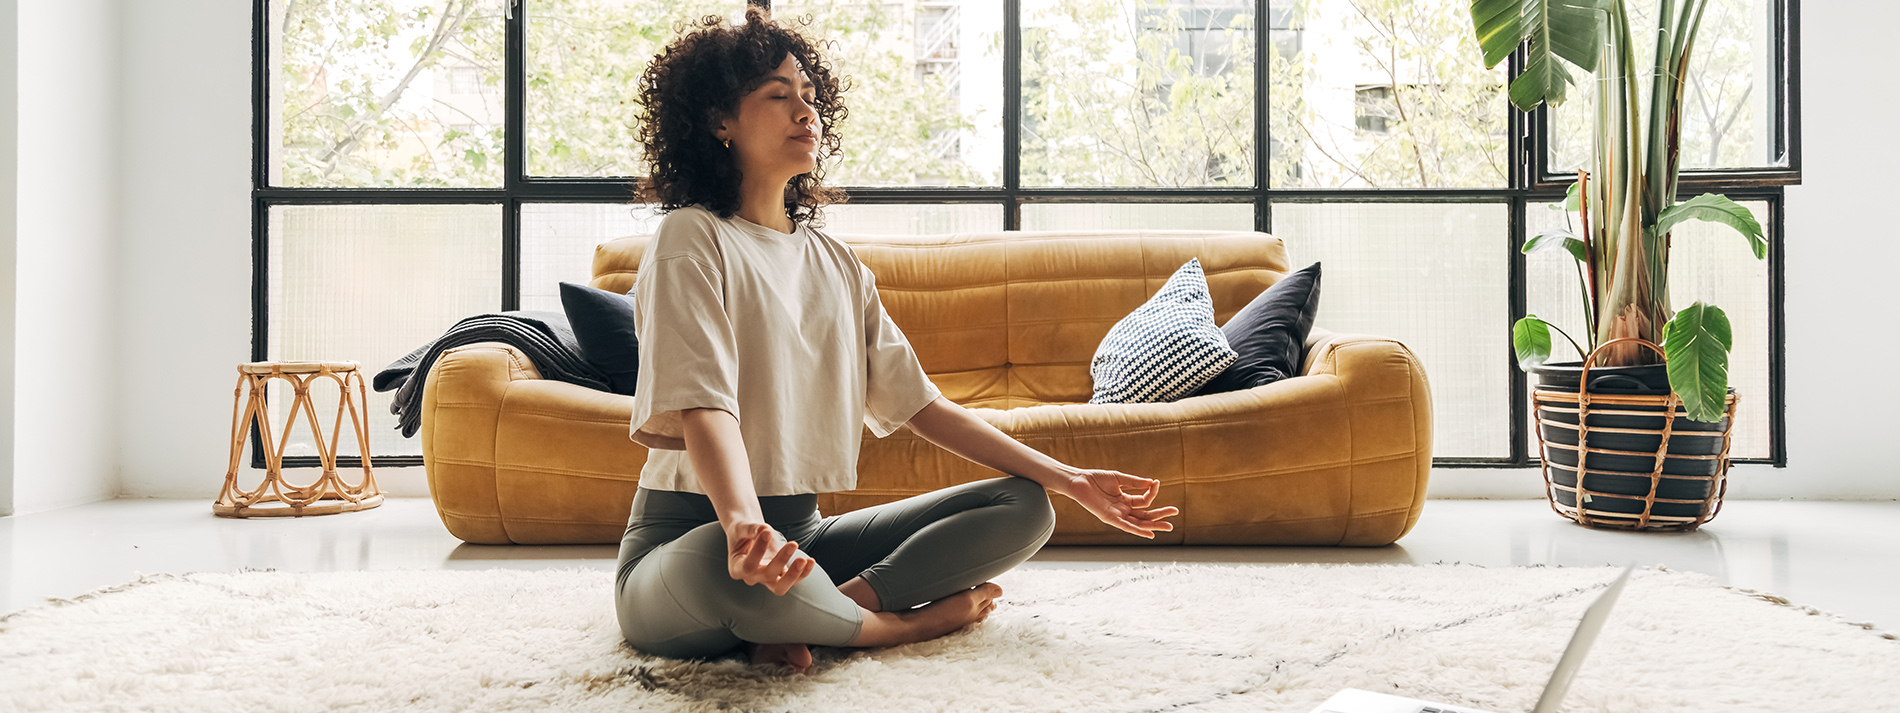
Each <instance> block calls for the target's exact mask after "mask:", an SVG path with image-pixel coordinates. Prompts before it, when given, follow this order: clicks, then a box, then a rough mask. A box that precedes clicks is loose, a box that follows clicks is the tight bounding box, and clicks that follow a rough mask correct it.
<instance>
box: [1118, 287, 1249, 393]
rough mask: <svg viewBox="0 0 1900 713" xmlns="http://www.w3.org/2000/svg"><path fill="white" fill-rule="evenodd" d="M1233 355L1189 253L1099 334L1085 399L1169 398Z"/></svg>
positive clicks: (1215, 370) (1200, 380) (1197, 385)
mask: <svg viewBox="0 0 1900 713" xmlns="http://www.w3.org/2000/svg"><path fill="white" fill-rule="evenodd" d="M1239 358H1240V355H1239V354H1238V353H1236V352H1235V351H1234V349H1233V347H1230V346H1228V344H1227V335H1226V334H1225V333H1223V332H1221V329H1220V327H1219V326H1217V325H1215V324H1214V299H1213V297H1212V296H1211V295H1209V294H1208V292H1207V276H1206V275H1205V274H1203V273H1202V272H1201V259H1200V258H1198V257H1197V258H1193V259H1190V260H1188V261H1187V264H1185V265H1182V266H1181V267H1180V269H1177V270H1175V271H1174V275H1173V276H1171V277H1169V278H1168V283H1167V284H1165V285H1162V286H1161V289H1160V290H1158V291H1156V292H1155V294H1154V296H1153V297H1150V298H1148V301H1147V302H1146V303H1143V304H1142V305H1141V306H1140V307H1137V308H1136V309H1135V311H1134V312H1130V313H1129V314H1128V316H1126V317H1123V318H1122V320H1121V321H1120V322H1116V323H1115V326H1114V328H1112V329H1110V330H1108V336H1106V337H1103V338H1102V344H1101V346H1099V347H1096V348H1095V358H1093V359H1091V360H1089V376H1090V377H1091V378H1092V379H1093V380H1094V382H1095V395H1094V396H1091V397H1089V403H1092V404H1114V403H1138V402H1150V401H1173V400H1175V399H1178V398H1181V397H1182V396H1186V395H1187V394H1188V393H1189V392H1192V391H1194V390H1195V389H1197V388H1200V386H1201V385H1202V384H1205V383H1207V382H1208V380H1209V379H1212V378H1214V377H1215V376H1217V375H1219V374H1220V373H1221V371H1222V370H1224V369H1226V368H1227V367H1228V366H1231V365H1232V364H1233V363H1234V362H1235V361H1236V360H1238V359H1239Z"/></svg>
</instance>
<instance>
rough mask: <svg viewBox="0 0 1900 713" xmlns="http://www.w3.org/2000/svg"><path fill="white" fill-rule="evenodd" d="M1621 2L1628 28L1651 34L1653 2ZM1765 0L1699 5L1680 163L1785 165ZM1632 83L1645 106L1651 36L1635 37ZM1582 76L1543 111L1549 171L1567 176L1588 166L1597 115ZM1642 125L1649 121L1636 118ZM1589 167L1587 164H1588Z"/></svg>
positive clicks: (1652, 48) (1771, 30)
mask: <svg viewBox="0 0 1900 713" xmlns="http://www.w3.org/2000/svg"><path fill="white" fill-rule="evenodd" d="M1654 5H1655V4H1654V3H1650V2H1632V3H1628V8H1629V12H1630V32H1631V33H1632V34H1634V35H1637V36H1638V37H1639V38H1640V37H1642V36H1653V35H1652V34H1651V33H1654V32H1655V30H1656V27H1655V22H1656V8H1655V7H1654ZM1772 6H1773V2H1772V1H1771V0H1710V2H1709V4H1708V9H1707V10H1705V11H1703V15H1702V27H1701V29H1700V30H1698V31H1697V32H1696V37H1695V46H1694V47H1693V48H1691V54H1690V56H1689V77H1688V80H1687V82H1686V86H1685V88H1684V89H1685V91H1684V94H1683V98H1682V116H1681V121H1682V149H1681V151H1682V153H1681V156H1680V161H1681V164H1680V165H1681V167H1682V168H1684V169H1692V168H1763V167H1771V166H1786V165H1787V164H1788V161H1787V157H1786V156H1784V155H1782V152H1781V151H1779V150H1778V149H1777V148H1776V146H1775V143H1776V140H1777V138H1779V137H1780V136H1782V135H1784V134H1785V132H1784V130H1783V129H1782V127H1781V126H1779V125H1778V124H1777V123H1776V122H1777V116H1776V112H1775V110H1774V107H1775V106H1776V105H1777V103H1779V101H1780V98H1779V96H1778V94H1779V92H1780V79H1779V77H1778V74H1777V72H1776V71H1775V67H1774V66H1773V64H1772V62H1771V60H1772V58H1773V57H1774V42H1775V39H1776V36H1777V34H1778V32H1777V30H1776V29H1775V26H1774V22H1773V20H1772V17H1771V15H1770V11H1771V10H1772V9H1773V8H1772ZM1632 49H1633V50H1634V51H1633V52H1632V54H1634V55H1635V57H1636V72H1637V85H1636V86H1637V88H1638V90H1639V92H1640V95H1641V97H1642V101H1643V105H1644V106H1648V104H1649V90H1648V89H1647V88H1646V87H1648V86H1649V76H1650V75H1651V74H1652V73H1653V72H1654V69H1655V64H1654V62H1655V57H1656V44H1655V42H1654V41H1653V40H1652V41H1648V42H1644V41H1640V40H1639V41H1637V42H1636V43H1635V46H1634V47H1633V48H1632ZM1572 77H1573V78H1580V79H1585V81H1582V82H1579V83H1577V84H1574V85H1572V86H1571V88H1570V93H1569V100H1568V101H1565V102H1564V104H1563V105H1562V106H1558V107H1552V108H1551V111H1549V112H1546V113H1545V115H1546V116H1549V117H1550V121H1551V122H1552V126H1551V131H1550V161H1549V163H1550V171H1552V172H1553V173H1565V174H1573V173H1575V172H1576V171H1577V169H1579V168H1589V167H1590V166H1589V164H1590V152H1591V143H1590V132H1591V131H1592V130H1593V126H1594V124H1595V121H1596V108H1595V107H1596V97H1595V92H1594V91H1593V90H1592V89H1591V83H1590V81H1588V78H1587V77H1585V76H1584V75H1583V74H1582V73H1581V72H1574V71H1573V74H1572ZM1641 122H1642V124H1644V125H1647V123H1648V120H1647V119H1646V118H1645V119H1641ZM1592 170H1594V169H1592Z"/></svg>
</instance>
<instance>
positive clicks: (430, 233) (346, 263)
mask: <svg viewBox="0 0 1900 713" xmlns="http://www.w3.org/2000/svg"><path fill="white" fill-rule="evenodd" d="M269 215H270V223H269V226H268V229H269V235H270V263H269V271H270V272H269V275H270V277H269V280H270V302H269V304H270V333H269V335H268V347H269V348H268V351H267V353H268V355H269V358H270V359H273V360H280V359H282V360H320V361H353V362H356V363H357V365H358V366H357V368H358V369H361V370H362V371H363V381H364V383H365V384H366V385H367V384H368V383H369V382H370V381H371V380H372V379H373V378H374V377H375V375H376V372H379V371H382V370H383V368H384V367H386V366H388V365H389V364H390V362H393V361H395V360H397V359H399V358H401V357H402V356H403V355H406V354H408V353H409V352H412V351H414V350H415V349H416V348H417V347H420V346H422V345H424V344H428V343H430V342H433V341H434V340H435V339H436V338H437V337H440V336H442V334H443V333H444V332H446V331H448V329H449V327H451V326H453V325H454V324H455V323H456V322H457V321H459V320H461V319H462V318H464V317H469V316H473V315H477V314H482V313H484V312H494V311H498V310H500V309H501V207H500V206H498V205H376V206H353V205H310V206H295V205H279V206H271V208H270V213H269ZM333 389H334V387H333V386H329V385H326V386H324V387H322V388H321V389H319V390H318V391H317V392H316V395H317V397H318V399H317V404H316V405H317V414H318V416H319V420H320V423H321V424H322V426H323V428H324V431H325V439H326V441H327V440H328V439H329V438H330V436H329V432H330V426H331V424H332V423H333V421H332V419H333V418H334V417H335V416H334V414H335V410H334V409H335V407H336V401H335V396H334V390H333ZM394 394H395V392H394V391H389V392H377V391H375V390H373V389H372V390H370V391H369V414H368V416H369V419H368V426H369V434H370V447H371V448H372V451H371V453H372V454H373V455H375V456H392V455H421V454H422V445H421V443H420V442H419V441H418V440H417V439H416V438H403V437H402V434H401V433H400V432H398V431H396V430H395V428H396V417H395V416H394V415H392V414H390V412H389V405H390V403H391V400H390V399H391V397H392V396H393V395H394ZM326 395H327V398H328V400H327V401H325V400H324V398H326ZM270 402H271V408H272V411H273V413H272V415H271V422H272V424H273V425H274V426H275V427H276V429H277V432H278V433H280V434H281V433H282V429H283V424H284V423H285V421H284V419H285V418H286V417H287V416H288V414H289V406H290V402H291V393H290V392H289V390H288V389H281V391H279V390H273V391H272V392H271V393H270ZM308 426H309V424H308V422H305V421H301V420H300V421H299V423H298V427H297V428H296V429H294V432H293V434H292V436H293V438H292V440H291V443H290V445H289V446H288V447H287V448H286V450H285V454H286V455H291V456H295V455H307V456H314V455H316V454H317V451H316V449H315V442H314V441H313V440H312V439H311V438H310V432H309V430H308ZM343 428H344V429H345V431H346V434H345V435H344V436H343V437H342V438H341V439H340V441H339V445H338V447H337V452H338V454H340V455H357V454H358V453H359V451H358V450H356V446H355V445H354V442H355V441H354V439H355V436H354V434H353V433H348V432H347V431H348V429H349V428H350V422H349V417H348V416H347V415H345V417H344V420H343ZM298 482H302V481H298Z"/></svg>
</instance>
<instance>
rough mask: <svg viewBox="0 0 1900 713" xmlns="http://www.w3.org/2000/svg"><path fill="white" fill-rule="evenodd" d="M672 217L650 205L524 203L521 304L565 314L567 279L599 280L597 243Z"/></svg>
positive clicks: (655, 225)
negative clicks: (563, 293) (563, 302)
mask: <svg viewBox="0 0 1900 713" xmlns="http://www.w3.org/2000/svg"><path fill="white" fill-rule="evenodd" d="M665 217H666V215H665V214H663V213H660V212H659V211H656V210H654V209H653V207H652V206H651V205H649V204H645V203H524V204H522V206H521V308H522V309H540V310H548V311H552V312H561V311H563V308H562V307H561V283H563V282H575V283H579V284H583V285H585V284H587V283H588V281H590V280H592V279H594V247H595V246H597V245H600V244H601V243H604V242H607V241H609V240H613V239H614V238H618V237H622V236H626V235H650V234H652V233H653V231H654V230H655V229H657V228H659V227H660V220H661V219H662V218H665Z"/></svg>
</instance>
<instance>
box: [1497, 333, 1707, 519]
mask: <svg viewBox="0 0 1900 713" xmlns="http://www.w3.org/2000/svg"><path fill="white" fill-rule="evenodd" d="M1618 342H1636V343H1637V344H1640V345H1642V346H1644V347H1648V348H1649V349H1651V350H1653V351H1655V352H1656V353H1657V354H1658V355H1663V351H1662V348H1661V347H1658V346H1657V345H1656V344H1654V343H1652V342H1650V341H1648V340H1645V339H1639V338H1635V337H1622V338H1618V339H1612V340H1609V341H1607V342H1604V343H1603V344H1602V345H1600V346H1598V347H1597V348H1596V349H1594V350H1591V352H1590V354H1589V355H1588V356H1586V357H1585V358H1584V360H1583V362H1582V363H1583V375H1582V378H1581V379H1579V381H1578V387H1577V391H1576V393H1571V392H1568V391H1565V390H1563V389H1551V388H1548V387H1543V386H1539V387H1536V388H1533V389H1531V409H1532V411H1533V413H1535V414H1536V415H1537V428H1536V431H1537V441H1538V446H1539V448H1540V452H1541V453H1542V456H1543V457H1542V458H1541V459H1540V460H1541V462H1542V470H1543V474H1544V493H1545V495H1546V496H1547V498H1548V499H1549V501H1550V506H1551V509H1553V510H1555V511H1557V514H1559V515H1563V516H1564V517H1566V518H1569V519H1570V520H1572V521H1575V522H1577V523H1579V524H1582V525H1587V526H1590V527H1599V528H1607V529H1620V530H1692V529H1695V528H1697V527H1700V526H1701V525H1702V523H1705V522H1708V521H1710V520H1712V519H1714V518H1715V515H1716V513H1718V512H1720V511H1721V509H1722V496H1723V495H1724V494H1725V493H1726V492H1727V490H1728V477H1727V476H1728V467H1729V458H1728V452H1729V438H1730V435H1731V433H1732V432H1733V430H1734V428H1735V405H1736V403H1737V402H1738V397H1737V396H1736V394H1735V390H1734V389H1730V390H1729V392H1728V398H1727V404H1726V413H1725V414H1724V417H1723V419H1722V420H1721V421H1720V422H1719V430H1706V429H1703V428H1694V429H1692V428H1689V427H1686V426H1685V427H1680V428H1679V426H1684V424H1703V423H1704V422H1698V421H1689V420H1688V410H1687V408H1686V407H1684V406H1683V404H1682V399H1681V398H1679V397H1677V396H1676V394H1675V392H1674V390H1673V389H1664V390H1663V393H1660V394H1644V393H1630V394H1619V393H1591V390H1590V383H1591V382H1590V364H1591V363H1592V362H1594V361H1596V360H1597V355H1598V354H1599V353H1601V352H1602V351H1603V350H1604V348H1606V347H1608V346H1610V345H1612V344H1616V343H1618ZM1663 356H1664V358H1665V359H1666V358H1667V355H1663ZM1664 413H1668V414H1672V417H1671V418H1662V417H1661V416H1662V415H1663V414H1664ZM1566 414H1568V415H1574V416H1575V417H1576V422H1575V423H1565V422H1563V421H1562V420H1555V419H1553V418H1552V416H1560V415H1566ZM1604 421H1614V422H1617V423H1620V424H1622V425H1621V426H1609V425H1604V423H1603V422H1604ZM1678 421H1682V422H1683V424H1679V423H1678ZM1647 422H1654V424H1653V426H1649V425H1648V424H1647ZM1633 424H1643V425H1637V426H1636V427H1628V426H1631V425H1633ZM1705 425H1709V424H1705ZM1547 429H1548V430H1550V431H1551V432H1552V433H1554V434H1558V435H1565V434H1568V435H1574V436H1575V438H1574V439H1572V441H1573V443H1574V445H1572V444H1567V443H1562V442H1560V441H1553V440H1552V439H1551V438H1547V437H1546V430H1547ZM1611 434H1626V435H1621V436H1616V435H1611ZM1593 435H1595V436H1597V438H1596V439H1594V441H1595V443H1593V442H1592V441H1593V439H1592V438H1591V436H1593ZM1611 438H1617V439H1621V440H1624V441H1625V442H1626V443H1627V442H1629V441H1636V442H1640V443H1643V444H1644V445H1643V446H1641V447H1643V448H1647V442H1648V440H1649V439H1650V438H1653V439H1654V440H1655V443H1656V446H1655V450H1654V451H1649V450H1623V449H1615V448H1609V447H1603V446H1604V445H1606V444H1604V443H1603V442H1604V441H1606V440H1610V439H1611ZM1707 438H1720V439H1721V441H1720V443H1719V446H1718V444H1716V443H1714V442H1707V441H1703V442H1701V443H1695V442H1692V441H1689V439H1707ZM1672 439H1673V442H1674V443H1676V444H1677V446H1678V448H1677V451H1681V452H1672V451H1671V450H1670V444H1671V443H1672ZM1554 456H1555V457H1554ZM1593 457H1594V458H1596V460H1597V462H1598V463H1604V462H1609V461H1612V460H1617V459H1619V458H1620V459H1621V460H1622V462H1623V463H1625V464H1628V463H1631V462H1632V461H1631V460H1630V458H1631V457H1635V458H1648V459H1650V460H1653V462H1654V464H1653V466H1644V467H1650V470H1649V472H1647V473H1644V472H1641V471H1640V470H1636V469H1626V470H1607V469H1604V468H1603V466H1601V465H1599V466H1598V468H1594V469H1593V468H1591V467H1590V462H1591V459H1592V458H1593ZM1553 460H1556V461H1558V462H1557V463H1554V464H1553V462H1552V461H1553ZM1563 460H1570V461H1571V462H1573V463H1575V466H1574V467H1572V466H1569V465H1566V464H1564V463H1562V461H1563ZM1666 466H1669V467H1666ZM1711 466H1713V467H1711ZM1553 467H1554V468H1556V469H1557V470H1559V471H1560V475H1561V474H1574V475H1575V476H1576V477H1575V478H1563V477H1558V478H1553V476H1552V469H1553ZM1671 469H1673V470H1676V471H1678V472H1674V473H1672V472H1666V471H1667V470H1671ZM1698 469H1699V470H1701V471H1704V472H1699V473H1697V472H1692V473H1683V472H1681V471H1693V470H1698ZM1645 477H1646V478H1647V480H1648V484H1647V488H1646V489H1645V488H1644V487H1643V483H1642V480H1643V479H1644V478H1645ZM1566 479H1569V480H1572V481H1573V483H1570V484H1567V483H1563V482H1559V481H1561V480H1566ZM1705 485H1706V487H1704V486H1705ZM1612 486H1614V487H1612ZM1684 490H1688V491H1697V492H1703V493H1706V495H1704V496H1703V497H1700V498H1679V497H1666V495H1669V494H1671V493H1670V492H1669V491H1684ZM1675 494H1680V492H1678V493H1675ZM1565 496H1567V497H1565ZM1565 500H1568V501H1569V502H1564V501H1565Z"/></svg>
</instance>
